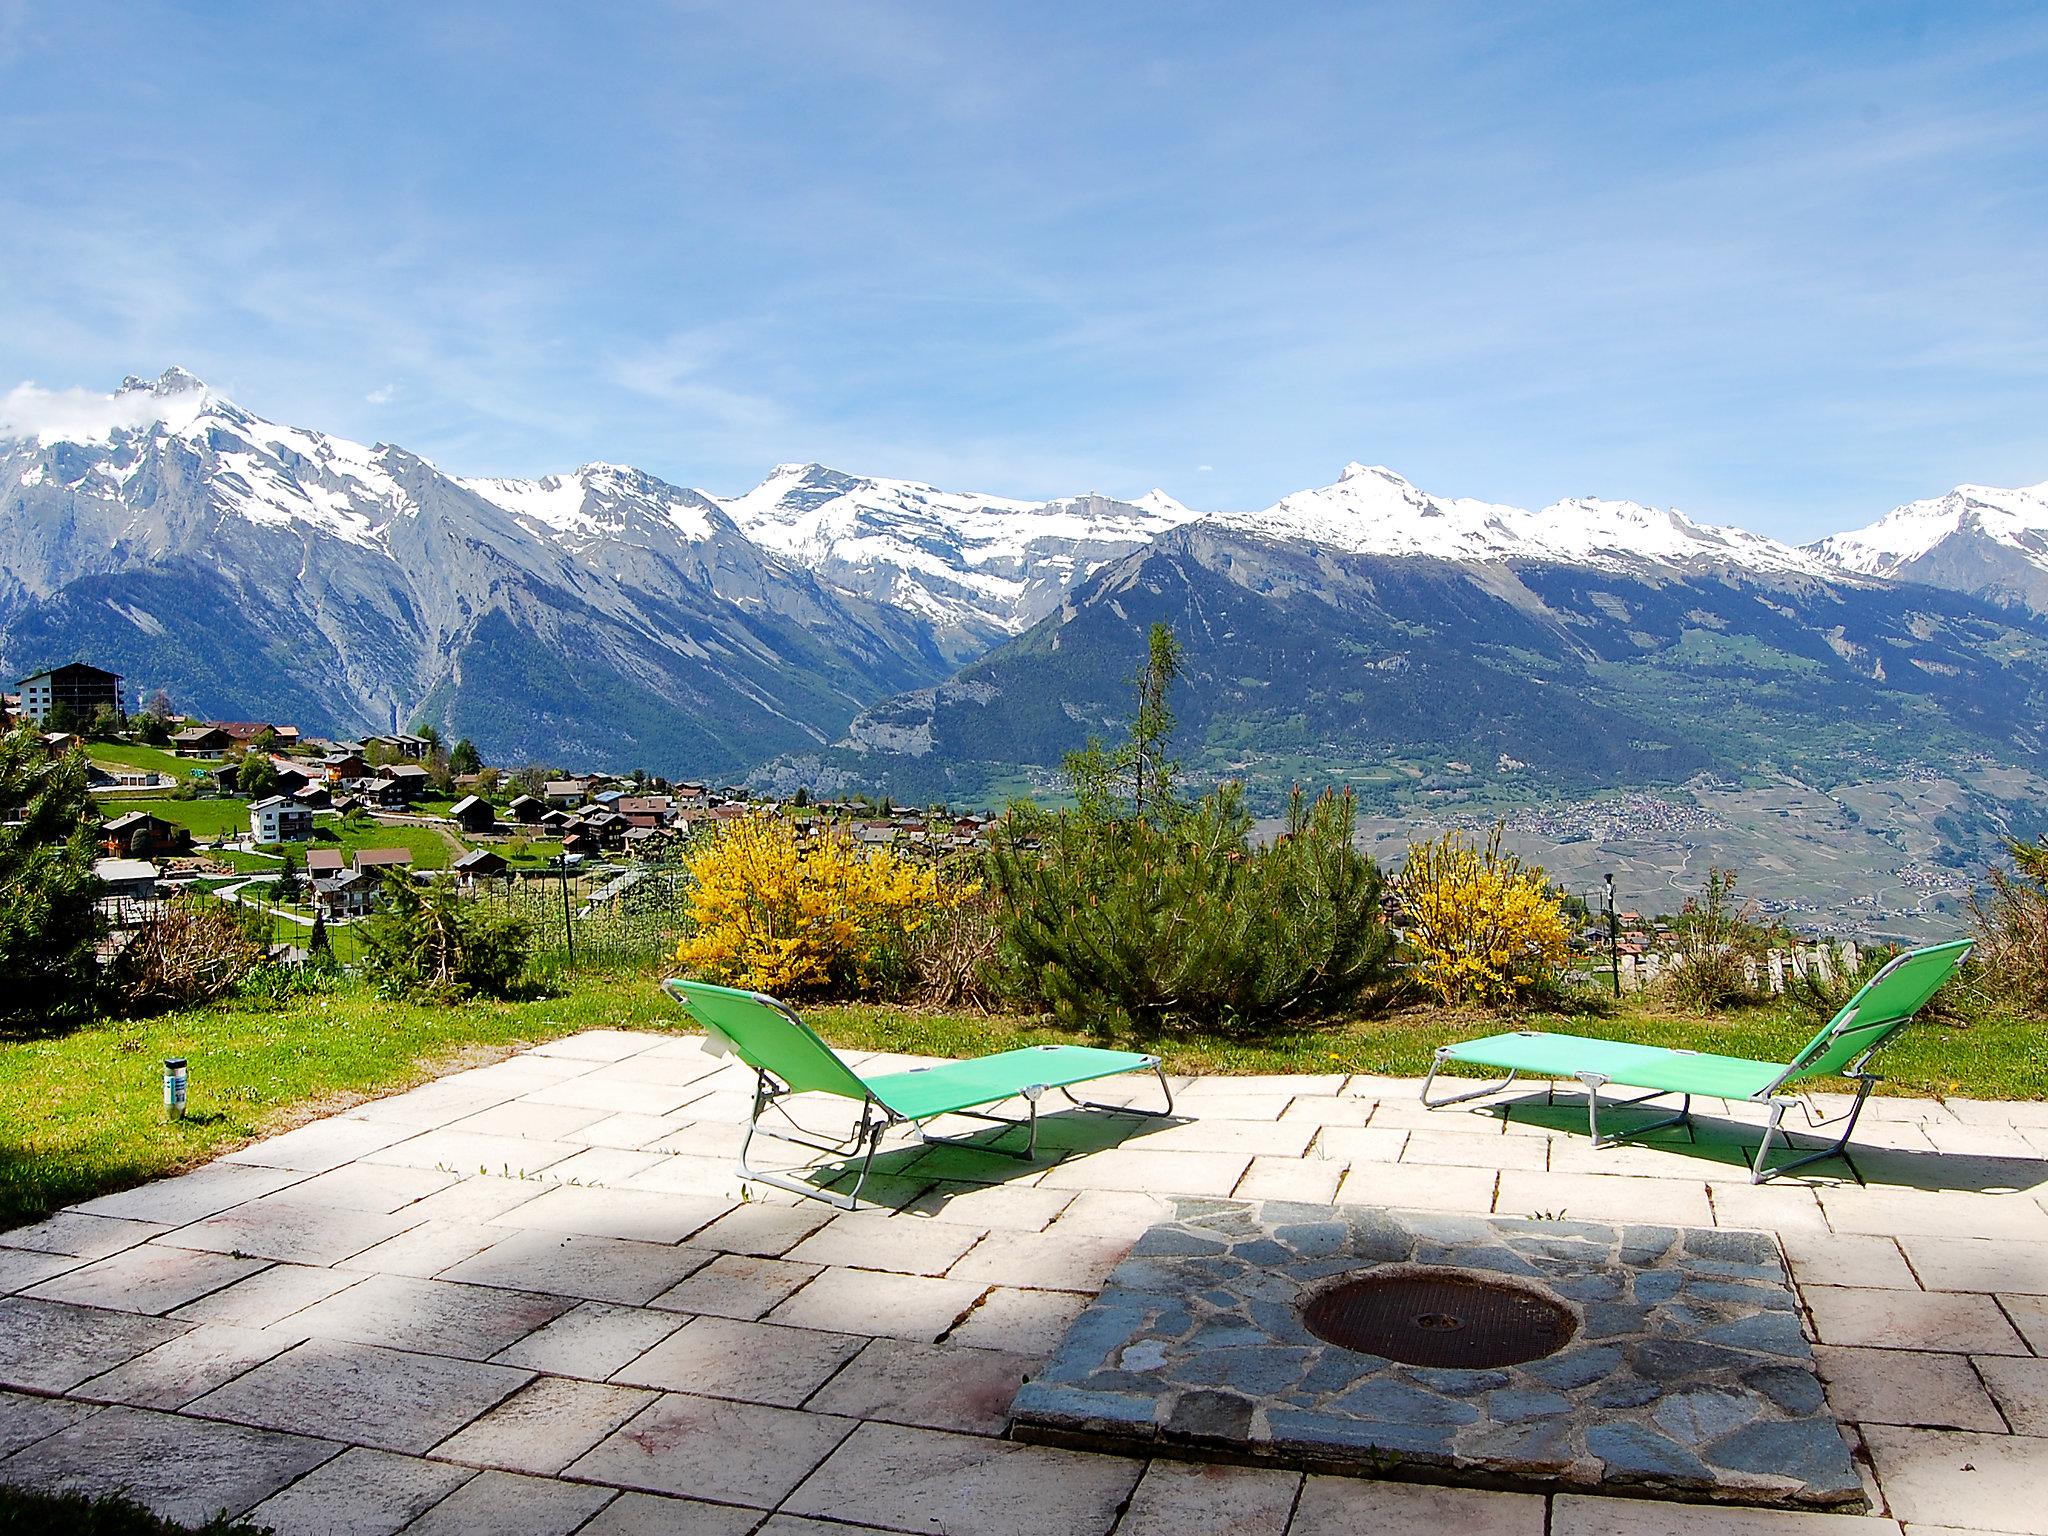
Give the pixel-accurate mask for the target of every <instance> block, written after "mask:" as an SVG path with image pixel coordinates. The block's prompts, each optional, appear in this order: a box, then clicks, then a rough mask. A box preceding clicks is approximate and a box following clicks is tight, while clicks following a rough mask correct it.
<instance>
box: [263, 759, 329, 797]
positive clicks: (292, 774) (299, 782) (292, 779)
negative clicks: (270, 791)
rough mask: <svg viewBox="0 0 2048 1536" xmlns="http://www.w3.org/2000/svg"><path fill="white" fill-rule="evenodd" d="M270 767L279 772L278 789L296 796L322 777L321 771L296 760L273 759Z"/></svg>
mask: <svg viewBox="0 0 2048 1536" xmlns="http://www.w3.org/2000/svg"><path fill="white" fill-rule="evenodd" d="M270 766H271V767H273V768H275V769H276V770H277V787H278V789H279V791H280V792H282V793H284V794H287V795H295V794H297V793H298V792H299V791H300V790H302V789H304V788H305V787H306V786H307V785H308V784H311V783H313V782H314V781H315V780H317V779H318V778H319V777H320V770H319V769H317V768H314V767H312V766H311V765H309V764H306V763H302V762H300V761H299V760H298V759H296V758H291V757H273V758H271V760H270Z"/></svg>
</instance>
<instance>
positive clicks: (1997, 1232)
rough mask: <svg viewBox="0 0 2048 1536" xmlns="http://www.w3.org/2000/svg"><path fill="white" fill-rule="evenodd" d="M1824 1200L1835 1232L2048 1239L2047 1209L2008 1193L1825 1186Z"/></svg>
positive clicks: (1889, 1235)
mask: <svg viewBox="0 0 2048 1536" xmlns="http://www.w3.org/2000/svg"><path fill="white" fill-rule="evenodd" d="M1820 1203H1821V1208H1822V1209H1823V1210H1825V1211H1826V1212H1827V1213H1828V1225H1829V1226H1831V1227H1833V1228H1834V1229H1835V1230H1836V1231H1837V1232H1867V1233H1871V1234H1874V1235H1876V1236H1879V1237H2009V1238H2019V1239H2022V1240H2024V1241H2027V1242H2041V1241H2048V1211H2043V1210H2042V1209H2041V1207H2040V1206H2039V1205H2037V1204H2035V1203H2034V1202H2033V1201H2031V1200H2021V1199H2017V1198H2014V1197H2012V1196H2009V1195H1977V1194H1969V1193H1965V1192H1963V1191H1960V1190H1942V1191H1940V1192H1939V1193H1936V1192H1931V1191H1927V1190H1917V1189H1856V1188H1849V1187H1843V1188H1839V1189H1824V1190H1822V1191H1821V1196H1820Z"/></svg>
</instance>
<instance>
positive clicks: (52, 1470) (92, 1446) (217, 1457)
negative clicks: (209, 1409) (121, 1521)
mask: <svg viewBox="0 0 2048 1536" xmlns="http://www.w3.org/2000/svg"><path fill="white" fill-rule="evenodd" d="M341 1449H342V1448H341V1447H340V1446H338V1445H335V1444H334V1443H333V1442H331V1441H327V1440H316V1439H309V1438H307V1437H305V1436H302V1435H284V1434H275V1433H272V1432H271V1431H269V1430H262V1429H248V1428H244V1427H243V1426H241V1425H238V1424H208V1423H204V1422H202V1421H200V1420H198V1419H188V1418H184V1417H182V1416H181V1415H178V1414H173V1413H154V1412H151V1411H150V1410H149V1409H146V1408H108V1409H105V1410H103V1411H101V1412H100V1413H97V1414H95V1415H94V1416H93V1417H91V1418H89V1419H86V1420H84V1421H83V1422H81V1423H78V1424H75V1425H73V1426H72V1427H70V1428H69V1429H64V1430H59V1431H58V1432H57V1433H56V1434H54V1435H51V1436H50V1437H49V1438H47V1439H44V1440H39V1441H37V1442H36V1443H35V1444H34V1445H32V1446H30V1447H29V1448H28V1449H26V1450H24V1451H17V1452H16V1453H15V1454H14V1455H13V1456H10V1457H9V1458H8V1459H7V1462H6V1465H5V1467H4V1468H0V1471H4V1473H5V1475H6V1480H7V1481H8V1482H11V1483H19V1484H21V1485H23V1486H25V1487H29V1488H38V1489H41V1490H43V1491H44V1492H48V1493H60V1492H66V1493H83V1494H87V1495H90V1496H93V1497H98V1496H100V1495H103V1494H109V1493H125V1494H127V1495H129V1496H130V1497H131V1498H134V1499H137V1500H139V1501H140V1502H141V1503H143V1504H145V1505H147V1506H148V1507H149V1508H150V1509H152V1510H154V1511H155V1512H156V1513H157V1514H159V1515H162V1516H164V1517H165V1518H166V1519H170V1520H177V1521H180V1522H182V1523H184V1524H187V1525H203V1524H204V1523H205V1522H206V1521H208V1520H210V1519H211V1518H212V1517H213V1516H215V1515H217V1514H219V1513H220V1512H221V1511H222V1510H226V1511H227V1512H228V1513H230V1514H235V1515H239V1514H241V1513H243V1512H244V1511H246V1510H248V1509H249V1508H250V1507H251V1506H253V1505H256V1504H259V1503H261V1502H262V1501H263V1500H264V1499H266V1498H268V1497H270V1495H271V1494H273V1493H275V1492H277V1490H278V1489H280V1488H282V1487H284V1486H285V1485H286V1484H288V1483H292V1482H296V1481H297V1480H298V1479H299V1478H301V1477H303V1476H304V1475H305V1474H306V1473H308V1472H310V1471H312V1470H313V1469H314V1468H315V1467H317V1466H319V1465H320V1464H321V1463H322V1462H324V1461H326V1460H328V1459H329V1458H330V1457H332V1456H335V1455H337V1454H338V1453H339V1452H340V1451H341Z"/></svg>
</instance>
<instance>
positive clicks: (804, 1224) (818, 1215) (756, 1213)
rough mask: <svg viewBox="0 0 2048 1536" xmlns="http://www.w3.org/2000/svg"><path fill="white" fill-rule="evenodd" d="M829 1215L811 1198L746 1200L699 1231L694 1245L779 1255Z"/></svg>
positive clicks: (755, 1253) (772, 1256) (825, 1220)
mask: <svg viewBox="0 0 2048 1536" xmlns="http://www.w3.org/2000/svg"><path fill="white" fill-rule="evenodd" d="M831 1219H832V1211H831V1209H830V1207H828V1206H824V1205H820V1204H819V1203H818V1202H817V1201H815V1200H803V1201H799V1202H796V1203H793V1204H789V1205H764V1204H761V1203H759V1202H749V1203H747V1204H746V1205H742V1206H740V1207H739V1208H738V1209H737V1210H735V1211H732V1212H730V1213H729V1214H727V1215H724V1216H721V1217H720V1218H719V1219H718V1220H716V1221H714V1222H713V1223H711V1225H710V1226H708V1227H706V1228H705V1229H704V1230H703V1231H701V1232H699V1233H698V1234H697V1238H696V1246H698V1247H701V1248H712V1249H716V1250H717V1251H718V1252H720V1253H750V1254H753V1255H755V1256H756V1257H759V1258H764V1259H772V1258H779V1257H781V1256H782V1255H783V1254H785V1253H787V1252H789V1250H790V1249H792V1248H794V1247H795V1246H796V1245H797V1244H798V1243H800V1242H802V1241H803V1240H804V1239H805V1238H807V1237H809V1236H810V1235H811V1234H812V1233H813V1232H815V1231H817V1230H818V1228H820V1227H822V1226H824V1225H825V1223H826V1222H828V1221H830V1220H831Z"/></svg>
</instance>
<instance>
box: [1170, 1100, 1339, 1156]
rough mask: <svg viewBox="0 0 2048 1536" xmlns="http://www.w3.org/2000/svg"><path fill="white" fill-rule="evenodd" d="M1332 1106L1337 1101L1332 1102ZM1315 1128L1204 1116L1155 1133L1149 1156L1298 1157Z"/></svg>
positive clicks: (1290, 1122) (1297, 1122)
mask: <svg viewBox="0 0 2048 1536" xmlns="http://www.w3.org/2000/svg"><path fill="white" fill-rule="evenodd" d="M1330 1102H1331V1103H1333V1104H1334V1103H1337V1102H1338V1101H1337V1100H1335V1099H1332V1100H1331V1101H1330ZM1315 1134H1316V1127H1315V1125H1314V1124H1313V1123H1306V1122H1303V1121H1300V1120H1215V1119H1211V1118H1209V1117H1207V1116H1206V1115H1205V1116H1203V1117H1202V1118H1200V1119H1196V1120H1187V1121H1183V1122H1182V1123H1181V1124H1179V1125H1169V1126H1167V1127H1166V1128H1165V1129H1163V1130H1158V1131H1154V1132H1153V1133H1152V1134H1151V1135H1149V1136H1147V1137H1146V1138H1145V1150H1146V1151H1148V1152H1245V1153H1249V1154H1250V1155H1252V1156H1253V1157H1300V1156H1302V1155H1303V1154H1304V1153H1305V1152H1307V1151H1308V1144H1309V1142H1310V1141H1311V1140H1312V1139H1314V1137H1315Z"/></svg>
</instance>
